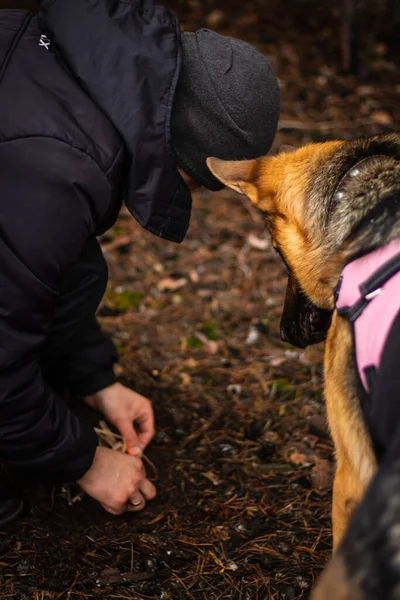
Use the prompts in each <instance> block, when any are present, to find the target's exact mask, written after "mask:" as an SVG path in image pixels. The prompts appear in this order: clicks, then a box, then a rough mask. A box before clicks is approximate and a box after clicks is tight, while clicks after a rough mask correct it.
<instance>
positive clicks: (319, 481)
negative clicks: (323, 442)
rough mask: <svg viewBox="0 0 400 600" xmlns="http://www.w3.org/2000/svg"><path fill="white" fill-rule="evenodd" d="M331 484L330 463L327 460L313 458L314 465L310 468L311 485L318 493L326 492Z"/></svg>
mask: <svg viewBox="0 0 400 600" xmlns="http://www.w3.org/2000/svg"><path fill="white" fill-rule="evenodd" d="M331 485H332V465H331V463H330V462H329V460H326V459H323V458H318V457H316V458H315V466H314V467H313V468H312V470H311V487H312V489H313V490H315V491H316V492H317V493H318V494H323V493H325V492H327V491H328V490H329V489H330V487H331Z"/></svg>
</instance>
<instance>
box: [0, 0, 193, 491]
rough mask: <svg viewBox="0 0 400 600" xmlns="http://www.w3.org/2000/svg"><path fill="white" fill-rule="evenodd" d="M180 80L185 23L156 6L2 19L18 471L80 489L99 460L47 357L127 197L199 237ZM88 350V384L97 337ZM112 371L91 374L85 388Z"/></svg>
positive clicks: (4, 242) (2, 454) (9, 437)
mask: <svg viewBox="0 0 400 600" xmlns="http://www.w3.org/2000/svg"><path fill="white" fill-rule="evenodd" d="M179 69H180V40H179V29H178V23H177V22H176V20H175V19H174V18H173V17H171V15H170V14H169V13H168V12H167V11H165V10H164V9H163V8H161V7H158V6H156V5H155V4H154V3H153V2H152V1H150V0H45V1H44V2H43V3H42V6H41V12H40V14H39V15H33V14H31V13H28V12H25V11H11V10H2V11H0V460H5V461H6V462H8V463H9V464H11V465H12V466H14V467H17V468H23V469H25V470H29V472H32V473H37V474H38V475H39V476H40V474H43V473H46V476H48V477H52V478H53V479H59V480H74V479H78V478H79V477H81V476H82V475H83V474H84V473H85V472H86V470H87V469H88V468H89V467H90V464H91V462H92V460H93V455H94V452H95V448H96V445H97V441H96V437H95V434H94V432H93V430H92V428H91V427H89V426H88V425H86V424H85V423H84V422H83V421H81V420H79V419H78V418H77V417H76V416H74V415H73V414H72V412H71V411H70V410H69V408H68V406H67V405H66V404H65V402H64V401H63V400H62V399H61V398H60V397H58V396H57V394H56V393H55V391H54V390H52V389H51V388H50V387H49V385H48V384H47V383H46V381H45V379H44V378H43V373H42V372H41V367H40V352H41V348H42V346H43V344H44V342H45V340H46V338H47V336H48V335H49V332H50V331H51V325H52V316H53V314H54V308H55V306H56V303H57V298H58V296H59V293H60V282H61V281H62V278H63V276H64V275H65V274H66V273H68V270H69V269H71V268H72V267H73V265H74V264H75V263H76V262H77V260H78V259H79V256H80V255H81V253H82V252H83V249H84V248H85V245H86V244H87V242H88V240H90V239H92V238H93V236H97V235H99V234H101V233H102V232H104V231H105V230H107V229H108V228H109V227H111V226H112V225H113V223H114V222H115V219H116V217H117V214H118V211H119V209H120V206H121V202H122V201H123V200H124V201H125V203H126V205H127V207H128V209H129V210H130V212H131V213H132V214H133V215H134V216H135V218H136V219H137V220H138V221H139V223H140V224H141V225H142V226H143V227H145V228H146V229H148V230H149V231H151V232H153V233H155V234H157V235H159V236H161V237H164V238H166V239H169V240H173V241H175V242H179V241H181V240H182V239H183V237H184V235H185V233H186V230H187V227H188V222H189V217H190V208H191V206H190V202H191V201H190V194H189V191H188V190H187V188H186V186H185V185H184V184H183V182H182V179H181V178H180V176H179V174H178V172H177V170H176V167H175V161H174V157H173V154H172V151H171V146H170V114H171V108H172V102H173V96H174V91H175V86H176V83H177V79H178V76H179ZM98 344H99V348H100V347H101V344H102V338H101V335H100V334H99V340H98ZM76 351H77V352H76V359H75V364H74V357H73V355H72V356H71V364H70V369H72V371H73V370H74V369H75V370H76V372H77V373H78V375H79V369H80V368H82V364H83V363H85V360H86V359H87V362H88V364H90V361H91V356H90V354H91V355H93V354H94V355H96V349H95V348H93V340H92V347H90V348H88V349H87V356H85V348H79V349H76ZM72 354H73V353H72ZM113 360H114V357H107V356H103V357H101V358H100V360H99V361H98V365H100V364H101V365H102V370H103V372H102V373H101V372H96V371H95V368H94V367H93V372H90V369H86V371H85V381H82V390H81V391H85V393H89V391H90V390H91V389H92V390H93V391H95V389H96V388H97V389H98V388H99V378H102V377H103V381H104V383H106V380H107V377H106V376H105V375H104V369H105V366H104V365H107V364H108V365H109V367H110V365H111V364H112V362H113ZM109 367H108V368H109ZM98 368H100V367H98ZM75 379H76V380H79V377H78V376H76V377H75ZM78 387H79V386H78ZM76 391H77V392H79V389H77V390H76Z"/></svg>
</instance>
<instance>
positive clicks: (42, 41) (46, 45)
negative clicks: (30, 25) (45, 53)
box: [39, 34, 51, 50]
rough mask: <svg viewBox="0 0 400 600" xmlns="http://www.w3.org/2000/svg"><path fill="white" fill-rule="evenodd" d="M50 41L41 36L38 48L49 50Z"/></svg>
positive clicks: (45, 36)
mask: <svg viewBox="0 0 400 600" xmlns="http://www.w3.org/2000/svg"><path fill="white" fill-rule="evenodd" d="M50 44H51V41H50V40H49V38H48V37H47V35H44V34H43V35H41V36H40V40H39V46H43V47H44V48H46V50H49V48H50Z"/></svg>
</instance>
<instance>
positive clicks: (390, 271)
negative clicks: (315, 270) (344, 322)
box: [335, 252, 400, 323]
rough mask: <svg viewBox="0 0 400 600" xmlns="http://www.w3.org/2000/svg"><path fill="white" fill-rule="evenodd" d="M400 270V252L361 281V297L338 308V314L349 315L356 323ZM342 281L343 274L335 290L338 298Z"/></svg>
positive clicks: (352, 321)
mask: <svg viewBox="0 0 400 600" xmlns="http://www.w3.org/2000/svg"><path fill="white" fill-rule="evenodd" d="M399 271H400V252H399V254H396V255H395V256H393V258H391V259H389V260H388V261H387V262H385V263H384V264H383V265H382V266H380V267H379V268H378V269H377V270H376V271H375V272H374V273H373V274H372V275H371V276H370V277H369V278H368V279H367V280H366V281H364V282H363V283H360V284H359V290H360V293H361V297H360V298H359V299H358V300H357V301H356V302H355V303H354V304H353V305H352V306H343V307H341V308H338V309H337V311H338V314H339V315H342V316H345V317H347V318H348V319H349V321H351V323H354V321H355V320H356V319H358V317H359V316H360V315H361V314H362V312H363V311H364V309H365V307H366V306H368V304H369V303H370V302H371V300H373V299H374V298H375V297H376V296H378V295H379V294H380V293H381V291H382V286H383V285H384V284H385V283H386V282H387V281H389V279H391V278H392V277H393V276H394V275H396V273H398V272H399ZM342 282H343V276H341V277H340V279H339V283H338V286H337V288H336V290H335V297H336V299H338V298H339V295H340V288H341V286H342Z"/></svg>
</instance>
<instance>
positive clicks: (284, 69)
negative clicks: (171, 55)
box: [0, 0, 400, 147]
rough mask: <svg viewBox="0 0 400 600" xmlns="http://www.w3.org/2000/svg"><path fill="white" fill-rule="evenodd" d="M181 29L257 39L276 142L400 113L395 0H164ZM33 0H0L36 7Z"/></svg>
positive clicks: (374, 127)
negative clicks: (273, 77)
mask: <svg viewBox="0 0 400 600" xmlns="http://www.w3.org/2000/svg"><path fill="white" fill-rule="evenodd" d="M164 4H166V5H167V6H168V7H169V8H170V9H171V10H172V11H173V12H174V13H175V14H176V15H177V16H178V17H179V18H180V20H181V25H182V28H183V29H184V30H195V29H198V28H200V27H208V28H211V29H214V30H216V31H218V32H219V33H222V34H225V35H232V36H236V37H239V38H242V39H244V40H246V41H248V42H250V43H253V44H254V45H256V46H257V47H258V48H259V49H260V50H261V51H262V52H263V53H265V54H266V56H267V57H268V58H269V60H270V62H271V64H272V66H273V68H274V70H275V72H276V73H277V75H278V78H279V81H280V85H281V92H282V112H281V121H280V125H279V132H278V136H277V140H276V142H275V147H277V146H278V147H279V145H280V144H282V143H290V144H295V145H297V144H302V143H307V142H310V141H324V140H326V139H331V138H337V137H340V138H342V139H343V138H349V139H350V138H354V137H357V136H359V135H371V134H375V133H384V132H386V131H393V130H394V129H396V128H397V122H398V120H399V118H400V102H399V92H400V76H399V75H400V72H399V55H400V43H399V42H398V28H399V25H400V0H339V1H338V2H330V1H328V0H250V1H248V2H244V1H242V0H164ZM37 6H38V2H37V1H36V0H0V8H6V7H8V8H10V7H12V8H26V9H30V10H35V9H36V8H37Z"/></svg>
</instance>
